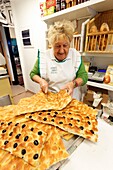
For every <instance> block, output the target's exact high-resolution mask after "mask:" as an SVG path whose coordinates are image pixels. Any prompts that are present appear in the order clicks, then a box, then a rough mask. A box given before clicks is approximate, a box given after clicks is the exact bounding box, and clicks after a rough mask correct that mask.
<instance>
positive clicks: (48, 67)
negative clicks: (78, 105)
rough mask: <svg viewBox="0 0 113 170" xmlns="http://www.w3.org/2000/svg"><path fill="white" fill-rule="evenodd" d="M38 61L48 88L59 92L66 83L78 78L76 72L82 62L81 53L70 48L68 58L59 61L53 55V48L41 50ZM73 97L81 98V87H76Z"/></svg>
mask: <svg viewBox="0 0 113 170" xmlns="http://www.w3.org/2000/svg"><path fill="white" fill-rule="evenodd" d="M38 61H39V69H40V76H41V77H42V78H44V79H45V80H46V81H47V82H48V84H49V89H48V90H50V91H52V92H58V91H59V90H60V89H61V88H62V87H63V86H64V85H65V84H66V83H68V82H70V81H72V80H74V79H75V78H76V72H77V71H78V69H79V67H80V64H81V55H80V53H79V52H78V51H76V50H75V49H72V48H70V49H69V53H68V56H67V58H66V59H65V60H63V61H62V62H59V61H58V60H57V59H56V58H55V57H54V55H53V49H50V50H47V51H46V52H40V58H38ZM73 98H76V99H77V100H80V89H79V87H77V88H75V89H74V92H73Z"/></svg>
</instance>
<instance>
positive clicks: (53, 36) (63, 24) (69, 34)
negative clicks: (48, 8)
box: [48, 20, 74, 45]
mask: <svg viewBox="0 0 113 170" xmlns="http://www.w3.org/2000/svg"><path fill="white" fill-rule="evenodd" d="M73 33H74V25H73V23H72V22H71V21H67V20H63V21H57V22H55V23H54V25H51V26H50V27H49V30H48V41H49V44H51V45H53V44H54V43H55V42H57V41H58V40H59V39H60V38H63V39H68V41H69V42H71V41H72V39H73Z"/></svg>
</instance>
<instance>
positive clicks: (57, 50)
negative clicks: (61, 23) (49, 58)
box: [53, 38, 70, 61]
mask: <svg viewBox="0 0 113 170" xmlns="http://www.w3.org/2000/svg"><path fill="white" fill-rule="evenodd" d="M69 48H70V43H69V40H68V39H67V38H65V39H62V38H61V39H59V40H58V41H57V42H55V43H54V45H53V50H54V56H55V57H56V59H57V60H59V61H62V60H64V59H65V58H66V57H67V55H68V52H69Z"/></svg>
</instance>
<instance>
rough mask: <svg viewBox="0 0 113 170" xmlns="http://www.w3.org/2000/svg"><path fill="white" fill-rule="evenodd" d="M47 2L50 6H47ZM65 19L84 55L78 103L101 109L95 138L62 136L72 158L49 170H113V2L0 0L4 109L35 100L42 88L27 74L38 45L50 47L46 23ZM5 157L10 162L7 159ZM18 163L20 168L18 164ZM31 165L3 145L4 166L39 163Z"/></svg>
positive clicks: (0, 98)
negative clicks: (85, 79)
mask: <svg viewBox="0 0 113 170" xmlns="http://www.w3.org/2000/svg"><path fill="white" fill-rule="evenodd" d="M50 2H52V3H50ZM47 3H50V4H52V6H51V7H49V8H46V4H47ZM59 4H60V7H59ZM61 5H63V6H62V9H61ZM59 8H60V9H59ZM65 18H67V19H68V20H70V21H72V22H73V24H74V26H75V33H74V35H73V41H72V47H74V48H76V49H77V50H78V51H79V52H80V53H81V56H82V59H83V61H84V65H85V69H86V71H87V72H88V82H87V84H86V85H84V86H83V87H81V94H79V99H80V100H79V101H80V102H82V103H83V105H84V104H85V106H87V107H88V108H91V109H93V110H96V111H97V115H96V118H95V119H96V121H97V122H98V125H97V127H96V125H95V128H97V129H98V131H97V133H98V140H97V141H96V142H92V141H91V140H89V139H87V138H85V137H84V135H83V136H82V135H78V134H73V133H72V134H71V133H70V135H69V138H68V139H66V138H63V137H61V138H60V139H59V140H61V141H62V142H63V144H64V147H65V149H66V152H67V153H68V154H69V156H68V157H67V158H64V159H63V158H61V159H60V158H59V159H58V160H57V161H56V162H54V163H53V164H50V165H51V166H50V167H48V168H47V170H69V169H71V170H75V169H77V170H83V169H84V170H113V163H112V162H113V137H112V136H113V1H112V0H95V1H94V0H80V1H79V0H66V1H65V0H64V1H62V0H61V1H60V0H53V1H50V0H24V1H23V0H1V1H0V109H1V108H4V106H6V107H7V106H10V105H12V106H14V105H17V106H18V103H19V101H20V100H21V99H25V98H29V99H31V97H32V96H34V95H35V94H37V93H38V92H39V91H40V87H39V85H38V84H36V83H35V82H33V81H32V80H31V79H30V77H29V72H30V71H31V69H32V67H33V65H34V63H35V60H36V58H37V53H38V49H40V50H46V49H48V48H51V46H50V45H49V43H48V40H47V29H48V27H49V26H50V25H51V24H53V23H54V22H55V21H58V20H63V19H65ZM98 42H99V43H98ZM53 105H54V103H53ZM0 111H1V110H0ZM92 112H93V111H92ZM0 114H1V113H0ZM4 114H5V113H4ZM0 119H1V116H0ZM0 122H1V120H0ZM41 128H42V127H41ZM53 131H54V130H53ZM51 133H52V132H51ZM59 133H60V132H59ZM54 136H55V135H54ZM64 136H65V135H64ZM0 137H1V136H0ZM1 140H2V138H1V139H0V141H1ZM6 157H7V160H8V161H4V160H6ZM53 157H55V154H54V155H53ZM59 157H60V156H59ZM61 157H62V156H61ZM10 159H11V160H10ZM49 159H50V157H49ZM19 161H20V164H22V167H20V166H19V163H17V162H19ZM44 161H45V160H44ZM8 162H9V164H8ZM28 165H29V162H27V163H26V161H23V160H22V161H21V159H20V158H19V159H18V157H16V156H15V155H13V158H12V155H11V154H9V152H7V151H3V150H2V149H1V148H0V170H5V168H6V167H7V169H8V167H10V170H14V169H15V170H17V169H23V170H25V169H29V170H40V167H39V168H38V167H37V168H36V167H33V166H28ZM41 170H46V168H44V169H43V168H41Z"/></svg>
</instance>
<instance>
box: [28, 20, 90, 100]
mask: <svg viewBox="0 0 113 170" xmlns="http://www.w3.org/2000/svg"><path fill="white" fill-rule="evenodd" d="M73 33H74V26H73V24H72V22H70V21H66V20H63V21H58V22H55V24H54V25H51V26H50V27H49V30H48V40H49V43H50V44H51V46H52V48H51V49H48V50H47V51H45V52H41V51H39V52H38V59H37V61H36V63H35V65H34V67H33V69H32V71H31V72H30V77H31V79H32V80H33V81H35V82H37V83H39V85H40V88H41V89H42V91H43V92H44V93H47V91H48V90H49V91H52V92H58V91H59V90H60V89H66V90H67V91H68V93H69V94H70V95H72V97H73V98H76V99H78V100H79V98H78V94H79V87H80V86H83V85H85V84H86V82H87V80H88V75H87V72H86V70H85V67H84V64H83V61H82V58H81V55H80V53H79V52H78V51H77V50H76V49H75V48H70V44H71V41H72V39H73Z"/></svg>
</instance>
